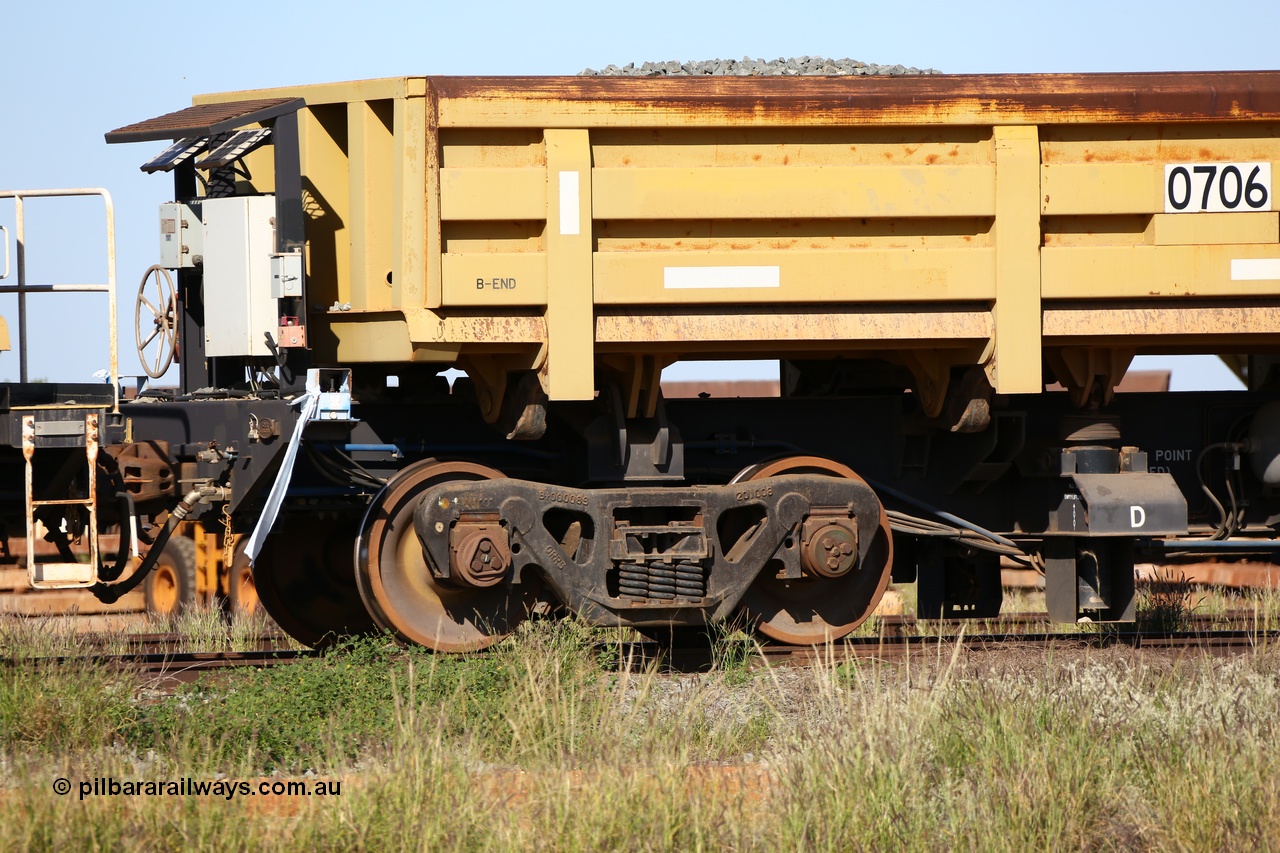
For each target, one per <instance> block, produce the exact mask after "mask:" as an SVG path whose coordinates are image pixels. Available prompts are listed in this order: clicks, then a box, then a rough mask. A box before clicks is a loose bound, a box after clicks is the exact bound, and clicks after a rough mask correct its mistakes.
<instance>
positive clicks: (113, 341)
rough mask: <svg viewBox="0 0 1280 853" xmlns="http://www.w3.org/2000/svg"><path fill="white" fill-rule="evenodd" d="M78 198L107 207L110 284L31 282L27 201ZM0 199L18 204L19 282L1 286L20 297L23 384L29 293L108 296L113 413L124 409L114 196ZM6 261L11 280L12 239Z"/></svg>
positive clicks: (7, 193) (39, 194)
mask: <svg viewBox="0 0 1280 853" xmlns="http://www.w3.org/2000/svg"><path fill="white" fill-rule="evenodd" d="M75 196H99V197H101V198H102V201H103V203H104V204H105V205H106V219H107V282H106V284H31V283H30V282H28V281H27V263H26V261H27V259H26V242H27V234H26V208H25V201H26V200H27V199H32V198H63V197H75ZM0 198H11V199H13V201H14V213H15V217H14V237H15V242H16V244H17V253H16V256H17V264H16V272H17V283H16V284H0V293H16V294H17V295H18V342H19V344H18V375H19V380H20V381H21V382H23V383H26V382H27V381H28V377H27V294H28V293H106V294H107V302H108V312H109V313H110V315H111V316H110V320H109V323H110V325H109V327H108V328H109V330H110V331H109V339H110V346H111V388H112V400H113V403H112V411H119V410H120V362H119V354H118V352H117V349H118V348H117V343H118V341H117V333H116V216H115V207H114V205H113V204H112V201H111V193H109V192H107V191H106V190H105V189H100V188H80V189H65V190H0ZM4 244H5V262H4V273H5V274H4V275H2V276H0V279H5V278H8V277H9V274H10V269H9V239H8V233H7V232H6V234H5V237H4Z"/></svg>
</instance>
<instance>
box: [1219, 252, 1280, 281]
mask: <svg viewBox="0 0 1280 853" xmlns="http://www.w3.org/2000/svg"><path fill="white" fill-rule="evenodd" d="M1231 280H1232V281H1272V280H1280V258H1232V259H1231Z"/></svg>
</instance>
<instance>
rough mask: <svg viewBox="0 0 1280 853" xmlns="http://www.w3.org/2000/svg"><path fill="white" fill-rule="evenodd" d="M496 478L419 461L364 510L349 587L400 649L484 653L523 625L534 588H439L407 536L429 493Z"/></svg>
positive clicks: (478, 468) (456, 465)
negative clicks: (352, 582)
mask: <svg viewBox="0 0 1280 853" xmlns="http://www.w3.org/2000/svg"><path fill="white" fill-rule="evenodd" d="M502 476H503V475H502V474H501V472H498V471H495V470H494V469H492V468H486V467H485V466H483V465H477V464H474V463H471V462H438V461H436V460H434V459H426V460H423V461H421V462H417V463H415V464H413V465H410V466H409V467H408V468H405V469H404V470H403V471H401V472H400V473H399V474H397V475H396V476H395V477H394V478H393V479H392V480H391V482H389V483H387V486H386V488H384V489H383V490H382V492H381V494H379V495H378V497H377V498H376V499H375V500H374V502H373V503H372V504H371V505H370V506H369V511H368V513H367V514H366V515H365V518H364V523H363V524H362V525H361V526H360V537H359V539H358V540H357V542H356V582H357V584H358V585H359V587H360V595H361V597H362V598H363V599H364V603H365V606H366V607H367V608H368V610H369V613H370V614H371V615H372V616H373V619H374V621H375V622H376V623H377V624H378V625H379V626H380V627H382V628H385V629H386V630H388V631H391V632H393V633H394V634H395V635H396V636H397V637H399V638H400V639H402V640H404V641H406V642H410V643H417V644H419V645H422V646H426V647H428V648H430V649H434V650H436V651H441V652H456V651H469V650H474V649H483V648H485V647H486V646H490V645H492V644H493V643H495V642H497V641H498V640H500V639H502V638H503V637H505V636H506V635H507V634H509V633H511V631H512V630H514V629H515V627H516V625H518V624H519V623H520V622H521V621H523V619H524V618H525V615H526V614H527V613H528V611H529V609H530V608H531V607H532V605H533V603H534V601H535V599H536V597H537V591H536V590H535V589H533V588H531V587H530V586H529V585H527V584H526V585H524V586H522V587H517V588H512V587H510V586H509V585H508V584H506V583H499V584H497V585H496V586H492V587H487V588H473V587H458V588H454V587H450V586H447V585H445V584H442V583H441V582H439V581H437V580H436V579H435V577H434V576H433V575H432V574H431V569H430V568H429V567H428V565H427V562H426V558H425V557H424V556H423V553H422V543H421V542H420V541H419V539H418V534H417V533H416V532H415V531H414V529H413V514H414V511H415V510H416V509H417V508H418V504H419V502H420V500H421V497H422V493H423V492H424V491H426V490H427V489H428V488H430V487H431V486H435V485H438V484H440V483H447V482H451V481H468V480H470V481H474V480H490V479H497V478H500V477H502Z"/></svg>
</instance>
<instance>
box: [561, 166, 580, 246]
mask: <svg viewBox="0 0 1280 853" xmlns="http://www.w3.org/2000/svg"><path fill="white" fill-rule="evenodd" d="M581 212H582V211H581V208H580V207H579V205H578V173H577V172H561V173H560V233H561V234H562V235H564V236H566V237H572V236H574V235H575V234H581V233H582V225H581V224H580V223H579V219H581Z"/></svg>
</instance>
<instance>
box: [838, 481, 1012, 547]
mask: <svg viewBox="0 0 1280 853" xmlns="http://www.w3.org/2000/svg"><path fill="white" fill-rule="evenodd" d="M863 479H864V480H866V483H867V485H868V486H870V487H871V488H872V489H874V490H875V491H877V492H883V493H885V494H886V495H889V496H890V497H891V498H894V499H895V500H900V501H902V502H904V503H909V504H911V505H912V506H914V507H915V508H916V509H922V510H924V511H925V512H927V513H931V514H933V515H936V516H937V517H938V518H941V519H942V520H943V521H949V522H950V523H952V524H954V525H956V526H957V527H963V528H964V529H965V530H968V531H970V532H972V533H977V534H978V535H979V536H982V537H984V538H986V539H990V540H991V541H992V542H999V543H1000V544H1001V545H1007V546H1008V547H1010V548H1014V549H1017V550H1018V551H1019V552H1021V551H1022V546H1021V545H1019V544H1018V543H1017V542H1014V541H1013V540H1012V539H1006V538H1004V537H1003V536H1001V535H1000V534H998V533H992V532H991V531H990V530H987V529H986V528H985V527H979V526H978V525H976V524H974V523H973V522H971V521H965V520H964V519H963V518H960V517H959V516H956V515H952V514H951V513H949V512H944V511H943V510H940V509H937V508H936V507H932V506H930V505H929V504H927V503H925V502H924V501H920V500H916V499H915V498H913V497H911V496H910V495H907V494H903V493H902V492H900V491H898V490H897V489H893V488H890V487H889V486H886V485H884V484H883V483H877V482H876V481H875V480H868V479H867V478H866V477H863Z"/></svg>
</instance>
